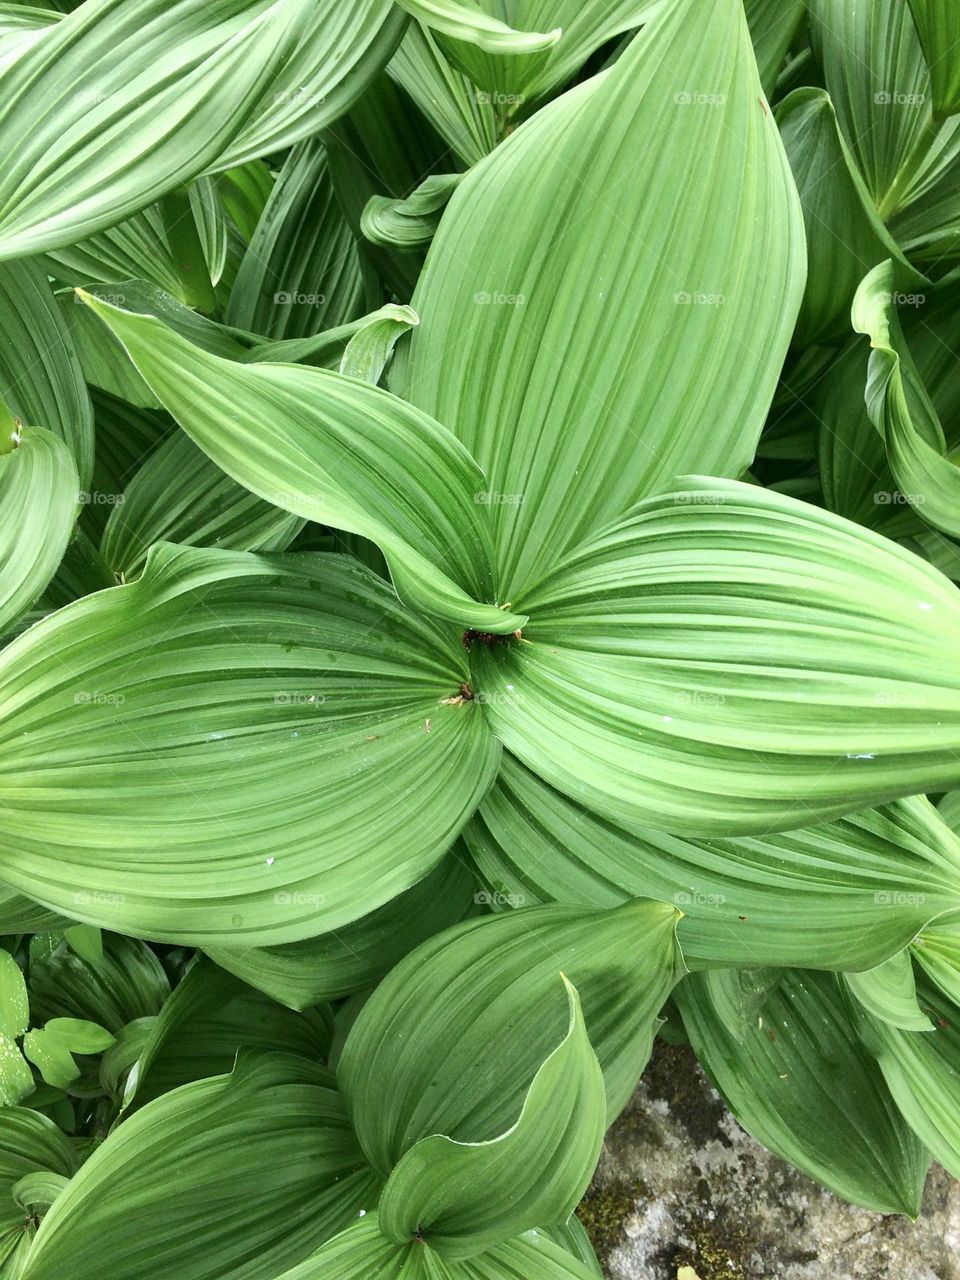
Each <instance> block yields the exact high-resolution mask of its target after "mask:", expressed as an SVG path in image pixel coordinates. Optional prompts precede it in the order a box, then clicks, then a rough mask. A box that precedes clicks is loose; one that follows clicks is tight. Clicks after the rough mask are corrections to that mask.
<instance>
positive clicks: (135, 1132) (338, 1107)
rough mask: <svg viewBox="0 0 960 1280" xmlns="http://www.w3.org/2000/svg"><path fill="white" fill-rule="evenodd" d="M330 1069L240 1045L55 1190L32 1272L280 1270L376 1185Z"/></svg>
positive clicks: (136, 1279) (129, 1274) (79, 1277)
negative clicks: (230, 1067) (225, 1063)
mask: <svg viewBox="0 0 960 1280" xmlns="http://www.w3.org/2000/svg"><path fill="white" fill-rule="evenodd" d="M325 1079H326V1077H325V1073H323V1072H322V1070H320V1069H318V1068H315V1067H311V1066H310V1064H309V1063H307V1062H306V1061H305V1060H304V1059H302V1058H291V1057H287V1056H285V1055H282V1054H269V1055H266V1056H259V1057H243V1056H241V1058H240V1060H239V1062H238V1064H237V1066H236V1068H235V1069H234V1071H233V1073H232V1074H231V1075H229V1076H219V1077H216V1078H214V1079H212V1080H201V1081H197V1082H196V1083H194V1084H188V1085H184V1086H183V1087H182V1088H180V1089H175V1090H174V1091H173V1092H172V1093H168V1094H166V1095H165V1096H164V1097H162V1098H158V1099H156V1100H155V1101H154V1102H152V1103H151V1104H150V1106H148V1107H144V1109H143V1110H142V1111H140V1112H138V1113H137V1114H136V1115H134V1116H132V1117H131V1118H130V1119H129V1120H125V1121H124V1122H123V1123H122V1124H121V1125H120V1126H119V1128H117V1129H115V1130H114V1131H113V1132H112V1133H111V1134H110V1136H109V1137H108V1138H107V1139H106V1141H104V1142H103V1143H102V1144H101V1145H100V1146H99V1147H98V1148H97V1149H96V1150H95V1151H94V1153H93V1154H92V1155H91V1156H90V1158H89V1159H88V1160H87V1162H86V1163H85V1164H84V1165H83V1167H82V1168H81V1169H80V1171H79V1173H77V1174H76V1176H75V1177H74V1178H73V1179H72V1180H71V1182H70V1184H69V1185H68V1186H67V1187H66V1189H65V1190H64V1191H63V1192H62V1193H61V1195H60V1196H59V1197H58V1198H57V1200H56V1202H55V1203H54V1205H53V1206H52V1208H51V1209H50V1212H49V1213H48V1214H47V1215H46V1217H45V1218H44V1220H43V1223H42V1224H41V1227H40V1230H39V1231H38V1233H37V1237H36V1240H35V1242H34V1245H33V1248H32V1250H31V1252H30V1256H29V1258H28V1260H27V1264H26V1267H25V1268H24V1271H23V1273H22V1275H23V1280H47V1278H48V1277H50V1278H52V1277H54V1276H57V1277H62V1276H64V1275H70V1276H71V1277H72V1278H73V1280H96V1278H97V1277H101V1276H102V1275H103V1274H104V1271H105V1270H107V1271H109V1274H110V1275H111V1276H112V1277H113V1278H114V1280H152V1278H153V1277H155V1276H156V1275H157V1274H158V1272H160V1273H161V1274H168V1275H171V1276H176V1277H177V1280H240V1277H242V1278H243V1280H275V1277H276V1276H277V1275H278V1274H279V1273H280V1272H282V1271H283V1269H284V1268H285V1267H287V1266H290V1265H292V1264H293V1263H295V1262H296V1261H298V1260H299V1259H300V1258H302V1257H304V1256H305V1255H307V1254H309V1253H310V1252H311V1251H312V1250H314V1249H316V1248H317V1247H318V1246H319V1245H320V1244H321V1243H322V1242H323V1241H324V1240H325V1239H327V1238H328V1237H330V1236H332V1235H334V1234H335V1233H336V1232H338V1231H341V1230H343V1229H344V1228H345V1227H346V1226H347V1225H348V1224H349V1223H350V1221H351V1220H352V1219H354V1218H355V1217H356V1213H357V1205H358V1204H362V1203H363V1200H364V1199H365V1198H367V1197H370V1196H371V1195H375V1180H374V1179H373V1178H372V1176H371V1174H370V1172H369V1171H368V1170H367V1169H365V1168H364V1165H363V1157H362V1155H361V1153H360V1151H359V1148H358V1147H357V1144H356V1140H355V1138H354V1137H353V1134H352V1133H351V1132H350V1127H349V1123H348V1121H347V1119H346V1116H345V1115H344V1113H343V1108H342V1104H341V1102H340V1099H339V1097H338V1096H337V1094H336V1093H335V1092H334V1091H333V1090H332V1089H330V1088H328V1087H326V1085H325V1083H324V1081H325Z"/></svg>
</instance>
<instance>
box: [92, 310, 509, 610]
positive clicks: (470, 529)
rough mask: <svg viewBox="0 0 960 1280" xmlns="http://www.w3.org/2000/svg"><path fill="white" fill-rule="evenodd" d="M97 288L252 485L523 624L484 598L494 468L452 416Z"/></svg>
mask: <svg viewBox="0 0 960 1280" xmlns="http://www.w3.org/2000/svg"><path fill="white" fill-rule="evenodd" d="M87 300H88V302H89V304H90V306H91V307H92V308H93V309H94V311H95V312H96V313H97V315H99V316H100V317H101V319H103V321H104V322H105V323H106V324H107V325H108V326H109V328H110V329H111V330H112V332H113V333H114V334H115V335H116V336H117V337H118V338H119V339H120V340H121V341H122V342H123V344H124V346H125V348H126V349H127V352H128V354H129V355H130V358H131V359H132V360H133V362H134V364H135V365H136V366H137V368H138V370H139V371H140V373H141V374H142V375H143V376H144V378H145V379H146V381H147V382H148V384H149V385H150V387H151V388H152V390H153V391H154V392H155V393H156V394H157V396H158V397H159V399H160V401H161V402H162V403H163V405H164V407H165V408H166V409H167V410H169V412H170V413H172V414H173V416H174V417H175V418H176V419H177V421H178V422H179V423H180V425H181V426H182V427H183V429H184V430H185V431H186V432H187V434H188V435H189V436H190V437H191V439H192V440H194V441H195V442H196V443H197V444H198V445H200V447H201V448H202V449H203V450H204V452H205V453H207V454H208V455H209V456H210V457H211V458H212V459H213V461H214V462H215V463H216V464H217V465H218V466H219V467H222V468H223V470H224V471H226V472H227V474H228V475H230V476H232V477H233V478H234V479H235V480H237V481H238V482H239V483H240V484H242V485H244V486H245V487H246V488H248V489H250V490H251V492H253V493H255V494H257V495H258V496H259V497H261V498H265V499H266V500H267V501H268V502H272V503H273V504H274V505H275V506H278V507H282V508H283V509H284V510H286V511H291V512H293V514H294V515H299V516H303V517H304V518H306V519H310V520H316V521H318V522H319V523H321V524H332V525H335V526H336V527H337V528H340V529H345V530H347V531H348V532H350V533H359V534H361V535H362V536H363V537H366V538H370V539H371V541H373V542H376V543H377V544H378V545H379V546H381V548H382V549H383V551H384V553H385V554H386V556H387V558H388V561H389V562H390V566H391V570H392V572H393V574H394V578H395V581H396V584H397V589H398V591H399V593H400V594H401V595H402V596H404V597H405V598H406V599H408V600H409V601H410V602H411V603H416V604H417V605H418V606H420V607H422V608H424V609H426V610H427V611H428V612H431V613H433V614H435V615H438V616H440V617H445V618H453V619H455V620H456V621H458V622H460V623H462V624H463V625H464V626H468V627H470V626H473V627H480V628H483V629H484V630H490V631H507V632H509V631H512V630H515V629H516V628H517V627H518V626H519V625H521V623H522V621H523V619H522V618H518V617H517V616H515V615H514V614H511V613H509V612H507V611H506V610H502V609H500V608H498V607H497V605H495V604H478V603H476V597H477V596H480V597H481V598H482V597H483V596H488V597H489V596H490V594H491V592H492V580H491V569H490V559H489V535H488V530H487V525H486V521H485V520H484V517H485V516H486V514H487V512H486V510H485V509H484V507H483V505H482V502H481V501H480V500H479V499H480V498H481V497H482V496H483V488H484V484H485V481H484V478H483V476H482V474H481V472H480V470H479V468H478V467H477V465H476V463H475V462H474V461H473V459H472V458H471V457H470V455H469V454H468V453H467V452H466V450H465V449H464V448H463V447H462V446H461V445H459V444H458V442H457V441H456V440H455V439H454V437H453V436H452V435H450V433H449V432H447V431H446V430H445V429H444V428H443V427H441V426H440V425H439V424H438V423H436V422H433V421H432V420H431V419H430V418H428V417H427V416H426V415H425V414H423V413H420V412H418V411H417V410H416V409H413V408H411V407H410V406H409V405H407V404H405V403H404V402H403V401H401V400H399V399H398V398H397V397H396V396H392V395H390V394H389V393H388V392H386V391H381V390H380V389H379V388H377V387H372V386H369V385H367V384H365V383H361V382H359V381H358V380H355V379H351V378H345V377H343V376H341V375H340V374H335V373H331V372H329V371H328V370H325V369H304V368H301V367H299V366H296V365H268V364H256V365H238V364H235V363H234V362H233V361H231V360H224V359H221V358H220V357H218V356H214V355H211V354H209V353H208V352H206V351H202V350H201V349H200V348H199V347H195V346H193V345H192V344H191V343H190V342H188V341H186V340H185V339H184V338H181V337H180V336H179V335H178V334H176V333H174V332H173V330H172V329H169V328H167V327H166V326H165V325H164V324H162V323H161V322H160V321H158V320H156V319H154V318H152V317H148V316H140V315H131V314H130V313H128V312H126V311H121V310H119V309H118V308H116V307H111V306H109V305H107V304H105V303H102V302H100V301H98V300H97V299H95V298H92V297H88V299H87ZM265 423H269V424H270V428H269V431H267V430H265V428H264V424H265Z"/></svg>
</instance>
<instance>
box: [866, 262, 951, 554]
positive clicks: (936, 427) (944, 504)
mask: <svg viewBox="0 0 960 1280" xmlns="http://www.w3.org/2000/svg"><path fill="white" fill-rule="evenodd" d="M896 297H897V293H896V289H895V276H894V271H893V266H892V264H891V263H890V262H885V263H881V265H880V266H878V267H876V268H875V269H874V270H873V271H871V272H870V274H869V275H868V276H867V277H866V279H865V280H864V281H863V283H862V284H861V286H860V289H859V291H858V292H857V297H856V301H855V302H854V309H853V324H854V328H855V329H857V331H858V332H860V333H865V334H868V335H869V337H870V346H871V348H872V354H871V357H870V371H869V377H868V381H867V388H866V401H867V410H868V412H869V414H870V418H871V420H872V422H873V424H874V426H876V428H877V430H878V431H879V432H880V433H881V435H882V437H883V439H884V440H885V442H886V446H887V458H888V459H889V462H890V469H891V471H892V473H893V476H894V478H895V479H896V481H897V484H898V486H899V488H900V491H901V492H902V493H903V495H904V497H905V498H906V499H907V500H908V501H909V502H910V504H911V506H913V507H914V508H915V509H916V510H917V512H918V513H919V514H920V515H921V516H922V517H923V519H924V520H926V521H927V522H928V523H929V524H932V525H934V526H935V527H936V528H938V529H941V530H942V531H943V532H944V533H949V534H950V535H951V536H953V537H957V536H960V467H958V466H957V464H956V463H955V462H953V461H952V460H951V459H950V457H948V456H947V444H946V440H945V438H944V434H943V428H942V426H941V425H940V419H939V416H938V415H937V411H936V408H935V407H934V405H933V402H932V401H931V399H930V397H929V395H928V394H927V391H926V388H925V387H924V385H923V382H922V380H921V378H920V375H919V374H918V372H917V370H916V366H915V365H914V363H913V360H912V359H911V357H910V354H909V351H908V349H907V346H906V342H905V340H904V337H903V331H902V329H901V327H900V322H899V319H898V317H897V309H896V305H895V299H896Z"/></svg>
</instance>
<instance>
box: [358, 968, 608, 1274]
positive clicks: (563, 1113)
mask: <svg viewBox="0 0 960 1280" xmlns="http://www.w3.org/2000/svg"><path fill="white" fill-rule="evenodd" d="M563 981H564V987H565V990H566V994H567V999H568V1002H569V1017H570V1024H569V1027H568V1029H567V1033H566V1036H565V1037H564V1039H563V1041H562V1042H561V1043H560V1044H559V1045H558V1046H557V1047H556V1048H555V1049H554V1050H553V1052H552V1053H551V1054H550V1056H549V1057H548V1058H547V1059H546V1060H545V1062H544V1063H543V1065H542V1066H541V1067H540V1068H539V1070H538V1071H537V1074H536V1075H535V1076H534V1078H533V1082H532V1084H531V1085H530V1089H529V1092H528V1093H527V1095H526V1098H525V1099H524V1103H523V1110H522V1111H521V1113H520V1115H519V1116H518V1118H517V1120H516V1122H515V1123H514V1124H513V1125H512V1126H511V1128H510V1129H508V1130H507V1131H506V1133H504V1134H502V1135H501V1136H500V1137H498V1138H494V1139H493V1140H492V1141H489V1142H481V1143H463V1142H455V1141H453V1140H452V1139H451V1138H447V1137H444V1136H443V1135H440V1134H436V1135H433V1136H431V1137H427V1138H422V1139H421V1140H420V1141H419V1142H417V1143H415V1144H414V1146H412V1147H411V1148H410V1150H409V1151H407V1153H406V1155H404V1157H403V1158H402V1160H401V1161H400V1162H399V1164H398V1165H397V1166H396V1168H394V1169H393V1171H392V1172H391V1174H390V1177H389V1178H388V1179H387V1183H386V1186H385V1187H384V1189H383V1195H382V1196H381V1198H380V1204H379V1206H378V1210H377V1214H378V1218H379V1223H380V1230H381V1231H382V1232H383V1234H384V1235H385V1236H387V1237H388V1239H391V1240H393V1241H394V1242H395V1243H397V1244H404V1243H406V1242H407V1241H410V1240H413V1239H417V1240H424V1241H425V1242H426V1243H427V1244H428V1245H429V1246H430V1247H431V1248H433V1249H435V1250H436V1251H437V1252H438V1253H439V1254H441V1255H442V1256H443V1257H445V1258H450V1259H456V1258H468V1257H472V1256H473V1255H475V1254H478V1253H481V1252H482V1251H483V1250H485V1249H487V1248H489V1247H490V1246H492V1245H496V1244H501V1243H503V1242H505V1241H507V1240H509V1239H510V1238H511V1237H512V1236H515V1235H519V1234H520V1233H521V1232H523V1231H526V1230H530V1229H531V1228H533V1227H535V1226H537V1224H539V1223H541V1222H549V1223H552V1222H563V1221H565V1220H566V1219H567V1218H568V1217H569V1216H570V1215H571V1214H572V1213H573V1211H574V1209H575V1208H576V1207H577V1203H578V1202H579V1200H580V1197H581V1196H582V1195H583V1193H584V1191H585V1190H586V1189H587V1186H588V1184H589V1182H590V1179H591V1177H592V1176H593V1171H594V1169H595V1168H596V1164H597V1160H598V1158H599V1156H600V1148H601V1146H602V1145H603V1131H604V1129H605V1128H606V1123H605V1120H606V1108H605V1099H604V1091H603V1073H602V1072H601V1070H600V1064H599V1062H598V1061H597V1057H596V1054H595V1053H594V1052H593V1048H592V1047H591V1044H590V1040H589V1037H588V1036H587V1031H586V1027H585V1026H584V1021H583V1013H582V1011H581V1009H580V1002H579V999H578V997H577V993H576V991H575V990H574V988H573V987H572V986H571V985H570V983H569V982H567V980H566V979H564V980H563Z"/></svg>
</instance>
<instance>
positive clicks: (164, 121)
mask: <svg viewBox="0 0 960 1280" xmlns="http://www.w3.org/2000/svg"><path fill="white" fill-rule="evenodd" d="M308 8H309V6H308V5H307V3H306V0H213V2H212V3H208V4H203V5H197V4H195V3H194V2H193V0H175V2H174V3H172V4H171V3H169V0H143V2H142V3H139V4H137V5H136V6H135V7H133V8H131V6H130V5H129V4H127V3H126V2H125V0H87V3H85V4H82V5H81V6H80V8H79V9H76V10H75V11H74V12H73V13H70V14H68V15H67V16H66V17H65V18H64V19H63V20H62V21H61V22H59V23H57V24H56V25H55V26H53V27H51V28H49V30H47V31H46V32H44V34H43V35H42V36H41V37H40V38H39V39H37V40H35V41H34V43H33V44H32V45H31V46H30V47H29V48H28V49H27V50H26V51H25V52H24V53H22V54H21V56H20V57H19V58H18V59H17V60H16V61H15V62H14V63H13V64H12V65H11V66H10V67H8V68H7V70H6V71H5V73H4V77H3V90H2V93H0V132H2V137H3V143H2V146H0V169H2V175H3V176H2V179H0V257H4V258H15V257H21V256H23V255H25V254H29V253H36V252H38V251H40V250H48V249H53V248H57V247H59V246H61V245H65V244H70V243H72V242H74V241H77V240H83V239H85V238H86V237H87V236H90V235H92V234H93V233H94V232H96V231H99V230H101V229H102V228H103V227H107V226H110V225H111V224H113V223H116V222H119V221H121V220H122V219H124V218H126V217H128V216H130V215H131V214H133V213H135V212H136V211H137V210H139V209H142V208H143V207H145V206H146V205H149V204H152V203H153V202H154V201H155V200H156V199H158V197H159V196H161V195H162V194H163V193H164V192H165V191H169V190H172V189H173V188H174V187H176V186H179V185H180V184H181V183H183V182H185V181H187V180H189V179H190V178H193V177H195V176H196V175H197V174H199V173H200V172H201V171H202V170H203V169H205V168H206V167H207V166H208V165H210V164H212V163H213V161H215V160H216V159H217V158H218V157H220V156H221V155H222V153H223V152H224V151H225V149H226V148H227V146H228V145H229V144H230V142H231V141H232V140H233V139H234V138H235V137H236V135H237V133H238V132H239V130H240V129H241V128H242V127H243V125H244V122H245V121H246V118H247V116H248V114H249V112H250V110H251V109H252V108H253V107H254V105H255V104H256V102H257V101H258V99H259V98H260V96H261V95H262V94H263V93H264V91H265V90H266V89H267V87H268V86H269V85H271V84H272V83H274V72H275V70H276V68H277V67H278V65H279V64H280V62H281V60H282V59H283V58H284V57H285V56H286V55H287V53H288V51H289V49H290V46H291V42H292V41H293V40H294V39H295V37H296V34H297V29H298V23H299V22H300V21H301V20H302V17H303V15H304V14H305V13H306V11H307V10H308Z"/></svg>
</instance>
